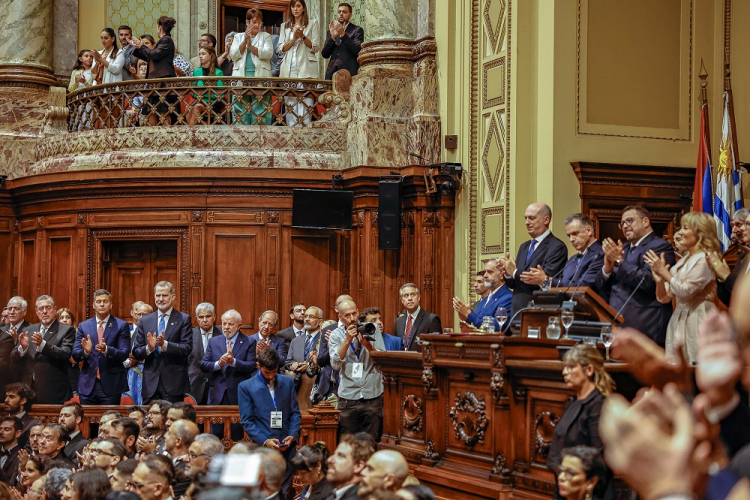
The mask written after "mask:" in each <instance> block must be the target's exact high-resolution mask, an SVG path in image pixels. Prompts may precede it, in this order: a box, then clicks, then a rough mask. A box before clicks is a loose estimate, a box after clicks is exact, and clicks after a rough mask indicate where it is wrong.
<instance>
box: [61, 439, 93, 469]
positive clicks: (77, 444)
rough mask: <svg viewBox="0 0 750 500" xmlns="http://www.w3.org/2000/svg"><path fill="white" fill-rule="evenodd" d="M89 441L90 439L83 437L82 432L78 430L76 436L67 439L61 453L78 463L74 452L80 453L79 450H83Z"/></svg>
mask: <svg viewBox="0 0 750 500" xmlns="http://www.w3.org/2000/svg"><path fill="white" fill-rule="evenodd" d="M90 442H91V441H89V440H88V439H86V438H85V437H83V433H81V432H79V433H78V434H76V437H74V438H73V439H71V440H70V441H68V444H66V445H65V448H63V453H64V454H65V456H66V457H68V458H69V459H70V460H72V461H73V462H75V463H78V457H77V456H76V452H78V453H81V450H83V449H84V448H85V447H86V446H87V445H88V444H89V443H90Z"/></svg>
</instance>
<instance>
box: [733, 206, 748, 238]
mask: <svg viewBox="0 0 750 500" xmlns="http://www.w3.org/2000/svg"><path fill="white" fill-rule="evenodd" d="M748 215H750V209H748V208H740V209H739V210H737V211H736V212H734V213H733V214H732V221H731V222H730V223H729V225H730V226H731V228H732V235H731V240H732V244H733V245H735V244H736V245H743V244H746V243H745V242H744V240H743V238H742V237H743V235H744V232H745V219H747V216H748Z"/></svg>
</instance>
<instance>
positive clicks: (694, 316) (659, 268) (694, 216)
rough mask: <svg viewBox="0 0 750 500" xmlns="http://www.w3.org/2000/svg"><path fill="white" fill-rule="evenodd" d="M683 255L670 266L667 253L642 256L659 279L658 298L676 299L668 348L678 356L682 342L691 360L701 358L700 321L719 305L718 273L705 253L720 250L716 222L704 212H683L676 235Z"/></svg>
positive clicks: (676, 240)
mask: <svg viewBox="0 0 750 500" xmlns="http://www.w3.org/2000/svg"><path fill="white" fill-rule="evenodd" d="M674 241H675V245H676V246H677V249H678V250H679V251H680V252H681V253H682V259H681V260H680V261H679V262H678V263H677V264H675V265H674V267H672V268H671V269H670V267H669V266H668V265H667V263H666V262H665V260H664V255H656V253H655V252H654V251H653V250H649V251H648V252H647V253H646V255H644V256H643V259H644V261H645V262H646V264H648V265H649V266H651V273H652V274H653V275H654V281H655V282H656V298H657V299H658V300H659V302H661V303H663V304H666V303H669V302H672V301H674V312H673V313H672V318H671V319H670V320H669V325H668V326H667V340H666V346H665V347H666V352H667V355H668V356H675V355H676V353H677V346H678V345H682V349H683V353H684V354H685V357H686V358H687V360H688V361H690V362H693V361H696V360H697V358H698V325H699V324H700V323H701V322H702V321H703V318H705V317H706V315H707V314H708V313H709V312H711V311H713V310H714V309H715V308H716V306H715V305H714V299H715V298H716V276H715V275H714V272H713V271H712V270H711V268H710V267H709V265H708V262H707V261H706V253H709V252H715V251H719V250H720V248H721V246H720V244H719V239H718V237H717V236H716V223H715V222H714V220H713V217H711V216H710V215H708V214H705V213H703V212H688V213H686V214H685V215H683V216H682V219H681V221H680V230H679V231H677V233H676V234H675V237H674Z"/></svg>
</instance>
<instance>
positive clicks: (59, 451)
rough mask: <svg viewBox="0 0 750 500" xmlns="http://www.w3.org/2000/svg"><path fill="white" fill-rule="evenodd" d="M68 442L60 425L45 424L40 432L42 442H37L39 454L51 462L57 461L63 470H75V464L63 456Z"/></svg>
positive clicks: (68, 439)
mask: <svg viewBox="0 0 750 500" xmlns="http://www.w3.org/2000/svg"><path fill="white" fill-rule="evenodd" d="M68 441H70V437H69V436H68V433H67V432H65V428H64V427H63V426H62V425H60V424H47V425H45V426H44V430H42V440H41V441H40V442H39V454H40V455H44V456H47V457H49V459H50V462H51V461H52V460H59V461H60V465H58V466H57V467H63V468H65V469H75V468H76V464H75V462H73V461H72V460H70V459H69V458H68V457H67V456H65V453H64V450H65V446H66V445H67V444H68Z"/></svg>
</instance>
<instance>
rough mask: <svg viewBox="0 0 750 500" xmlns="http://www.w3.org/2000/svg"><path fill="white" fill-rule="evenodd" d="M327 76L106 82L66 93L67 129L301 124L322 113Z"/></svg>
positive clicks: (328, 86) (222, 77)
mask: <svg viewBox="0 0 750 500" xmlns="http://www.w3.org/2000/svg"><path fill="white" fill-rule="evenodd" d="M331 88H332V87H331V82H330V80H311V79H301V80H291V79H282V78H234V77H231V76H230V77H227V76H218V77H216V76H212V77H196V78H162V79H153V80H132V81H128V82H117V83H108V84H105V85H97V86H95V87H88V88H85V89H81V90H78V91H76V92H73V93H72V94H69V95H68V98H67V105H68V109H69V111H70V115H69V118H68V130H69V131H71V132H77V131H81V130H90V129H100V128H122V127H135V126H148V125H198V124H212V125H279V126H304V125H308V124H309V123H311V122H314V121H316V120H319V119H320V118H321V117H322V116H323V114H324V113H325V107H323V106H322V105H321V104H320V102H319V98H320V96H321V95H323V94H324V93H325V92H328V91H330V90H331Z"/></svg>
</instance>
